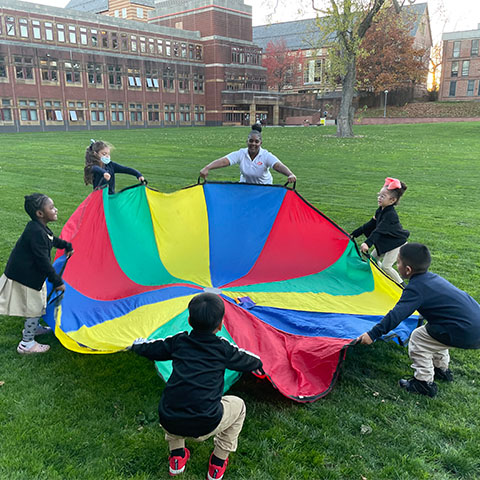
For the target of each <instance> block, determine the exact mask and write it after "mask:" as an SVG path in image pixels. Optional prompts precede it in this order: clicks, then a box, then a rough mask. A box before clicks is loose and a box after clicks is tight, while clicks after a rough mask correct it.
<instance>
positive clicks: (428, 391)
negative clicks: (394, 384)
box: [398, 378, 438, 397]
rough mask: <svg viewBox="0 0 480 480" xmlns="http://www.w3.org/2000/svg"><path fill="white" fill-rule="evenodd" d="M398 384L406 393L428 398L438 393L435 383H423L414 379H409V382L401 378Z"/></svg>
mask: <svg viewBox="0 0 480 480" xmlns="http://www.w3.org/2000/svg"><path fill="white" fill-rule="evenodd" d="M398 384H399V385H400V386H401V387H402V388H404V389H405V390H406V391H407V392H408V393H419V394H420V395H428V396H429V397H434V396H435V395H436V394H437V393H438V387H437V384H436V383H435V382H425V381H424V380H417V379H416V378H410V379H409V380H405V379H403V378H402V379H400V380H399V381H398Z"/></svg>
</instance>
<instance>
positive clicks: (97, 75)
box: [87, 63, 103, 86]
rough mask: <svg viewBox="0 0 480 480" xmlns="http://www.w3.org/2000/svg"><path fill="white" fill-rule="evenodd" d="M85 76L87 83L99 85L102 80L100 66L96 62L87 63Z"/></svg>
mask: <svg viewBox="0 0 480 480" xmlns="http://www.w3.org/2000/svg"><path fill="white" fill-rule="evenodd" d="M87 78H88V84H89V85H95V86H101V85H102V84H103V80H102V66H101V65H99V64H97V63H87Z"/></svg>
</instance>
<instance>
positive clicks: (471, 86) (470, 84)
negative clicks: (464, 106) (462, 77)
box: [467, 80, 475, 97]
mask: <svg viewBox="0 0 480 480" xmlns="http://www.w3.org/2000/svg"><path fill="white" fill-rule="evenodd" d="M474 90H475V80H469V81H468V84H467V96H469V97H473V92H474Z"/></svg>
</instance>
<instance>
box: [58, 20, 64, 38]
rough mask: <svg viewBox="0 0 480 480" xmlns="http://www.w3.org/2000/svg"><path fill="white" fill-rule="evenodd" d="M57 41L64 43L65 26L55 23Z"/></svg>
mask: <svg viewBox="0 0 480 480" xmlns="http://www.w3.org/2000/svg"><path fill="white" fill-rule="evenodd" d="M57 39H58V41H59V42H62V43H63V42H65V26H64V25H62V24H61V23H57Z"/></svg>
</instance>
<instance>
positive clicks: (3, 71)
mask: <svg viewBox="0 0 480 480" xmlns="http://www.w3.org/2000/svg"><path fill="white" fill-rule="evenodd" d="M1 78H5V79H6V78H7V64H6V63H5V57H0V79H1Z"/></svg>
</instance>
